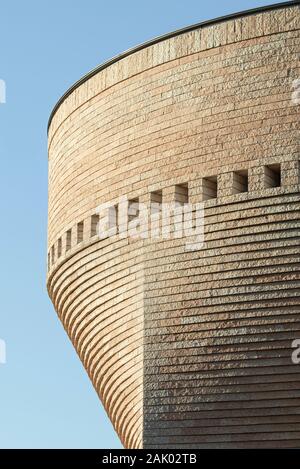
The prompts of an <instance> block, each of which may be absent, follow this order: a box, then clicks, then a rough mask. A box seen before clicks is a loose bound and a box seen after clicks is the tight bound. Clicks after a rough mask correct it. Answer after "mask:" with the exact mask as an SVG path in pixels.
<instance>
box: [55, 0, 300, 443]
mask: <svg viewBox="0 0 300 469" xmlns="http://www.w3.org/2000/svg"><path fill="white" fill-rule="evenodd" d="M299 29H300V14H299V6H297V5H291V6H283V7H282V8H277V7H274V8H273V9H271V10H267V11H261V12H260V11H258V12H256V13H253V14H251V15H247V14H245V15H244V16H241V17H237V18H232V19H227V20H223V21H220V22H217V23H216V24H208V25H203V26H201V25H200V26H198V27H195V28H190V30H189V31H185V32H184V31H183V32H180V33H177V34H175V35H174V36H170V37H166V38H163V39H160V40H158V41H157V42H155V43H153V44H149V45H147V46H145V47H142V48H140V49H138V50H136V51H133V52H131V53H129V54H127V55H124V57H120V58H119V59H118V60H115V61H114V62H112V63H110V64H108V65H107V66H105V67H102V68H99V70H98V71H95V72H93V73H92V74H91V75H90V76H87V77H86V78H85V79H84V80H82V82H81V83H79V84H78V85H77V86H75V87H74V88H73V89H72V91H71V92H70V93H68V94H67V95H66V96H65V98H64V99H63V100H62V102H61V103H60V104H59V106H57V108H56V110H55V113H54V115H53V116H52V120H51V124H50V127H49V231H48V246H49V251H48V252H49V254H48V261H49V265H48V290H49V295H50V297H51V299H52V301H53V304H54V306H55V309H56V311H57V313H58V316H59V318H60V319H61V321H62V323H63V325H64V327H65V330H66V332H67V333H68V335H69V337H70V339H71V340H72V342H73V344H74V346H75V348H76V350H77V352H78V355H79V357H80V359H81V360H82V362H83V364H84V366H85V368H86V369H87V371H88V373H89V376H90V378H91V380H92V382H93V384H94V387H95V389H96V391H97V393H98V394H99V396H100V398H101V401H102V403H103V405H104V406H105V409H106V410H107V412H108V415H109V417H110V419H111V421H112V423H113V425H114V427H115V429H116V431H117V432H118V435H119V436H120V438H121V440H122V442H123V444H124V446H125V447H130V448H133V447H134V448H140V447H145V448H150V447H155V448H159V447H161V448H164V447H168V448H172V447H181V448H193V447H194V448H196V447H197V448H202V447H207V448H215V447H218V448H222V447H226V448H230V447H235V448H239V447H248V448H251V447H295V446H299V445H300V394H299V384H300V375H299V371H300V368H299V365H295V364H293V363H292V361H291V352H292V349H291V342H292V340H294V339H296V338H300V323H299V309H300V308H299V306H300V298H299V296H300V295H299V291H300V290H299V227H300V223H299V208H300V204H299V201H300V199H299V109H300V107H299V105H297V103H296V104H295V103H294V102H293V101H292V99H291V95H292V83H293V80H295V79H297V78H298V77H299V76H300V70H299V57H300V35H299ZM178 186H180V187H184V188H188V200H189V202H191V203H196V202H203V203H204V207H205V242H204V246H203V247H202V249H200V250H196V251H187V250H186V249H185V240H184V239H170V240H168V239H166V240H156V241H154V240H152V241H150V240H145V239H144V240H134V239H130V238H124V239H120V237H119V236H118V235H115V236H113V237H110V238H106V239H103V240H100V239H99V238H98V237H97V235H96V234H95V220H96V218H95V214H96V208H97V207H98V206H99V205H100V204H103V203H105V202H110V203H111V202H116V203H117V202H118V199H119V197H121V196H127V197H128V199H132V200H136V199H138V200H139V202H145V203H147V204H149V203H150V200H151V197H152V194H153V193H157V191H161V193H162V201H163V202H170V201H173V200H175V199H176V194H177V192H178V190H177V189H178ZM99 424H101V423H99Z"/></svg>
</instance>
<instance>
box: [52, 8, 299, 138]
mask: <svg viewBox="0 0 300 469" xmlns="http://www.w3.org/2000/svg"><path fill="white" fill-rule="evenodd" d="M296 5H300V0H292V1H288V2H281V3H275V4H272V5H266V6H263V7H258V8H252V9H250V10H244V11H240V12H237V13H231V14H229V15H225V16H220V17H218V18H213V19H210V20H206V21H202V22H200V23H195V24H192V25H190V26H186V27H184V28H180V29H176V30H175V31H171V32H169V33H166V34H163V35H161V36H157V37H155V38H153V39H150V40H148V41H146V42H143V43H142V44H139V45H137V46H134V47H132V48H130V49H127V50H126V51H125V52H122V53H120V54H118V55H116V56H114V57H112V58H111V59H108V60H106V61H105V62H103V63H102V64H100V65H98V66H97V67H95V68H93V69H92V70H90V71H89V72H88V73H86V74H85V75H84V76H83V77H81V78H80V79H79V80H77V81H76V82H75V83H73V85H71V86H70V87H69V88H68V90H67V91H66V92H65V93H64V94H63V95H62V96H61V98H60V99H59V100H58V101H57V103H56V104H55V106H54V107H53V109H52V111H51V114H50V117H49V120H48V126H47V131H49V127H50V125H51V122H52V119H53V116H54V114H55V113H56V111H57V109H58V108H59V107H60V105H61V104H62V103H63V102H64V101H65V99H66V98H67V97H68V96H69V95H70V94H71V93H72V92H73V91H74V90H75V89H76V88H78V87H79V86H80V85H82V84H83V83H85V82H86V81H87V80H89V79H90V78H91V77H93V76H94V75H96V74H97V73H99V72H100V71H101V70H104V69H105V68H107V67H109V66H110V65H112V64H114V63H116V62H118V61H119V60H121V59H124V58H125V57H128V56H129V55H131V54H134V53H135V52H138V51H140V50H142V49H145V48H146V47H149V46H152V45H154V44H157V43H158V42H161V41H164V40H165V39H170V38H172V37H176V36H179V35H180V34H184V33H188V32H190V31H194V30H196V29H201V28H204V27H207V26H211V25H214V24H218V23H222V22H224V21H229V20H234V19H238V18H241V17H245V16H250V15H255V14H257V13H263V12H267V11H271V10H279V9H281V8H288V7H291V6H296Z"/></svg>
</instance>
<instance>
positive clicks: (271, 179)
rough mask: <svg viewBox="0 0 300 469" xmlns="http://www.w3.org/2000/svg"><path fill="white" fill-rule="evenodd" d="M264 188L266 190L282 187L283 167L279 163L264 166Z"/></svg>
mask: <svg viewBox="0 0 300 469" xmlns="http://www.w3.org/2000/svg"><path fill="white" fill-rule="evenodd" d="M264 186H265V188H266V189H268V188H271V187H280V186H281V166H280V164H279V163H278V164H270V165H267V166H264Z"/></svg>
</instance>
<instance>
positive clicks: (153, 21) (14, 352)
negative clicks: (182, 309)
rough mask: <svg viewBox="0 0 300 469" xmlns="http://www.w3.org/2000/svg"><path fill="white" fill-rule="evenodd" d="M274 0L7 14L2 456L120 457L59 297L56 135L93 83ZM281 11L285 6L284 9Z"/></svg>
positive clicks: (67, 0) (34, 4)
mask: <svg viewBox="0 0 300 469" xmlns="http://www.w3.org/2000/svg"><path fill="white" fill-rule="evenodd" d="M272 3H276V2H275V1H268V0H262V1H260V0H226V1H224V0H214V1H210V2H209V1H208V2H207V1H201V0H149V1H142V0H111V1H109V2H108V1H107V0H103V1H102V0H98V1H96V0H81V1H79V0H51V1H50V0H49V1H46V0H42V1H41V0H26V1H22V0H19V1H16V0H10V1H6V2H4V1H2V2H1V5H0V18H1V26H0V79H4V80H5V82H6V86H7V102H6V104H0V156H1V170H0V179H1V180H0V192H1V197H0V206H1V212H0V213H1V219H0V227H1V230H0V236H1V243H0V248H1V256H0V263H1V264H0V266H1V268H0V276H1V278H0V286H1V300H0V339H4V340H5V342H6V346H7V363H6V364H5V365H1V364H0V447H1V448H63V447H67V448H120V447H121V444H120V442H119V439H118V437H117V435H116V433H115V432H114V430H113V428H112V425H111V424H110V422H109V420H108V418H107V416H106V414H105V411H104V410H103V408H102V406H101V404H100V401H99V400H98V397H97V395H96V393H95V391H94V389H93V387H92V384H91V383H90V381H89V379H88V376H87V374H86V372H85V370H84V368H83V366H82V365H81V362H80V360H79V359H78V357H77V355H76V353H75V351H74V349H73V346H72V345H71V342H70V341H69V339H68V337H67V335H66V334H65V332H64V330H63V327H62V326H61V324H60V322H59V320H58V318H57V316H56V313H55V311H54V309H53V307H52V304H51V302H50V300H49V299H48V295H47V291H46V287H45V283H46V241H47V237H46V230H47V135H46V127H47V120H48V117H49V114H50V112H51V109H52V107H53V106H54V104H55V102H56V101H57V100H58V98H59V97H60V96H61V95H62V94H63V93H64V92H65V90H66V89H67V88H68V87H69V86H70V85H71V84H72V83H73V82H74V81H76V80H78V79H79V78H80V77H81V76H82V75H83V74H85V73H86V72H88V71H89V70H90V69H92V68H94V67H95V66H97V65H98V64H100V63H101V62H103V61H105V60H107V59H109V58H110V57H112V56H114V55H116V54H118V53H120V52H122V51H124V50H126V49H128V48H130V47H132V46H134V45H137V44H139V43H141V42H144V41H146V40H148V39H151V38H152V37H154V36H157V35H160V34H163V33H167V32H169V31H172V30H174V29H177V28H181V27H184V26H187V25H189V24H192V23H197V22H200V21H203V20H207V19H211V18H214V17H217V16H222V15H225V14H229V13H234V12H236V11H241V10H245V9H249V8H255V7H258V6H263V5H268V4H272ZM277 3H279V2H277Z"/></svg>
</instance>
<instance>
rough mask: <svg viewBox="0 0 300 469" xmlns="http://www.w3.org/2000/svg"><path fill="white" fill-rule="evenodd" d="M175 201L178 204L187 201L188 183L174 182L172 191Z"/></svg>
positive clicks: (186, 202)
mask: <svg viewBox="0 0 300 469" xmlns="http://www.w3.org/2000/svg"><path fill="white" fill-rule="evenodd" d="M174 198H175V202H177V203H179V204H180V205H184V204H188V203H189V187H188V184H187V183H185V184H176V186H175V193H174Z"/></svg>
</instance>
